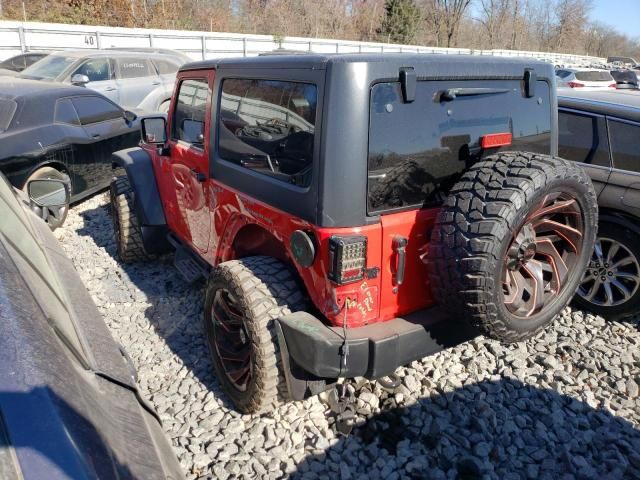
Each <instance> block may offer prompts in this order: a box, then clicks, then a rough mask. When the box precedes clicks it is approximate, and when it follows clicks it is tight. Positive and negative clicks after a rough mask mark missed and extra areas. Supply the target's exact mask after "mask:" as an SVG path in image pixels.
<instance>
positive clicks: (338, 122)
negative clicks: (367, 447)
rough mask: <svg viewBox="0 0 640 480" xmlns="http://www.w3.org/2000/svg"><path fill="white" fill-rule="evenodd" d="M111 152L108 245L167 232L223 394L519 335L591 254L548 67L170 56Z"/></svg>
mask: <svg viewBox="0 0 640 480" xmlns="http://www.w3.org/2000/svg"><path fill="white" fill-rule="evenodd" d="M142 125H143V140H142V146H141V148H133V149H128V150H122V151H120V152H117V153H116V154H114V157H113V162H114V165H117V166H122V167H124V168H125V170H126V175H125V176H122V177H118V178H116V179H115V180H114V181H113V183H112V186H111V201H112V205H113V220H114V229H115V234H116V238H117V244H118V254H119V256H120V258H121V259H122V260H123V261H125V262H129V261H139V260H147V259H149V258H151V257H153V256H154V255H157V254H160V253H164V252H167V251H169V250H175V263H176V266H177V268H178V269H179V270H180V272H181V273H182V274H183V275H184V276H185V277H186V278H187V279H188V280H190V281H195V280H197V279H198V278H206V279H207V280H208V282H207V288H206V298H205V301H204V330H205V334H206V336H207V341H208V344H209V346H210V350H211V356H212V359H213V364H214V365H215V369H216V372H217V375H218V378H219V380H220V382H221V384H222V385H223V387H224V389H225V390H226V392H227V393H228V395H229V397H230V398H231V399H232V400H233V402H234V403H235V405H236V406H237V408H238V409H239V410H241V411H243V412H255V411H259V410H263V409H265V408H268V407H269V406H271V405H273V404H274V403H275V402H276V400H278V398H283V397H284V398H290V399H302V398H304V397H306V396H309V395H313V394H316V393H318V392H320V391H322V390H324V389H326V388H328V387H329V386H330V385H332V384H334V383H335V381H336V379H338V378H340V377H347V378H348V377H355V376H364V377H366V378H370V379H376V378H381V377H384V376H387V375H391V374H393V372H394V370H395V369H396V368H397V367H398V366H401V365H405V364H407V363H410V362H412V361H414V360H416V359H420V358H422V357H425V356H427V355H429V354H432V353H434V352H436V351H438V350H441V349H442V348H445V347H447V346H451V345H454V344H456V343H459V342H461V341H464V340H467V339H469V338H472V337H473V336H475V335H477V334H478V333H481V334H484V335H488V336H490V337H493V338H496V339H499V340H502V341H506V342H512V341H519V340H524V339H526V338H529V337H531V336H532V335H534V334H535V333H536V332H538V331H539V330H540V329H541V328H543V327H544V326H545V325H547V324H548V323H549V322H551V320H552V319H553V318H554V317H555V315H556V314H558V312H559V311H560V310H561V309H562V308H563V307H564V306H565V305H566V304H567V303H568V302H569V300H570V299H571V297H572V296H573V294H574V292H575V291H576V288H577V286H578V283H579V281H580V279H581V277H582V275H583V272H584V270H585V267H586V265H587V262H588V261H589V258H590V256H591V252H592V251H593V244H594V238H595V233H596V220H597V204H596V195H595V193H594V190H593V187H592V185H591V182H590V180H589V178H588V177H587V175H585V173H584V172H583V171H582V170H581V169H580V168H579V167H577V166H575V165H574V164H572V163H570V162H567V161H565V160H561V159H559V158H557V157H555V156H554V155H555V154H556V152H557V120H556V94H555V85H554V72H553V68H552V66H551V65H547V64H544V63H540V62H535V61H521V60H516V59H502V58H483V57H473V56H445V55H433V56H432V55H342V56H337V55H336V56H315V55H309V56H273V57H260V58H247V59H227V60H216V61H204V62H199V63H191V64H188V65H185V66H183V67H182V68H181V70H180V72H179V73H178V77H177V82H176V89H175V93H174V96H173V99H172V103H171V108H170V110H169V113H168V118H167V119H166V120H165V118H164V117H148V118H145V119H143V120H142Z"/></svg>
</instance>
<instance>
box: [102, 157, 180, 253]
mask: <svg viewBox="0 0 640 480" xmlns="http://www.w3.org/2000/svg"><path fill="white" fill-rule="evenodd" d="M111 166H112V167H113V168H117V167H122V168H124V170H125V172H126V174H127V177H128V178H129V184H130V185H131V189H132V190H133V198H134V208H135V214H136V217H137V218H138V224H139V225H140V228H141V230H142V241H143V244H144V248H145V250H146V251H147V252H148V253H164V252H166V251H169V250H170V249H171V245H170V244H169V242H168V241H167V233H168V231H169V229H168V227H167V219H166V217H165V214H164V210H163V208H162V201H161V199H160V191H159V189H158V183H157V182H156V176H155V173H154V170H153V165H152V164H151V156H150V155H149V153H148V152H146V151H145V150H143V149H142V148H140V147H133V148H127V149H125V150H119V151H117V152H114V153H113V154H112V155H111Z"/></svg>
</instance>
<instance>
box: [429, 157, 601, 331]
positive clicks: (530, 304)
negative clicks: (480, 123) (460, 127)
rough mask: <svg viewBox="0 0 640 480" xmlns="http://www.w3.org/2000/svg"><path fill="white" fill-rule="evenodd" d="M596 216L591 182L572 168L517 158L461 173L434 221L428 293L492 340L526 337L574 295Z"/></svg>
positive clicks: (539, 159) (558, 162)
mask: <svg viewBox="0 0 640 480" xmlns="http://www.w3.org/2000/svg"><path fill="white" fill-rule="evenodd" d="M597 211H598V205H597V201H596V194H595V191H594V189H593V185H592V184H591V181H590V179H589V177H588V176H587V175H586V174H585V172H584V171H583V170H582V169H581V168H580V167H578V166H576V165H575V164H573V163H571V162H568V161H565V160H562V159H559V158H554V157H549V156H546V155H538V154H531V153H515V152H514V153H500V154H497V155H493V156H490V157H488V158H486V160H484V161H482V162H479V163H477V164H476V165H474V166H473V167H471V168H470V169H469V170H468V171H467V172H465V173H464V174H463V175H462V177H461V179H460V180H459V181H458V182H457V183H456V185H454V187H453V188H452V190H451V192H450V195H449V197H448V198H447V200H446V201H445V203H444V206H443V208H442V210H441V212H440V213H439V214H438V217H437V219H436V225H435V227H434V230H433V234H432V239H431V250H430V252H431V255H430V260H431V261H430V262H429V278H430V282H431V285H432V292H433V294H434V296H435V297H436V299H437V300H438V301H439V302H440V303H442V304H443V305H444V306H446V307H447V308H448V309H449V310H450V311H452V312H454V313H455V314H456V316H457V317H458V318H461V319H465V320H467V321H468V322H470V323H471V324H472V325H473V326H475V327H476V328H478V329H479V330H480V332H481V333H483V334H485V335H487V336H489V337H491V338H495V339H498V340H501V341H504V342H515V341H520V340H525V339H527V338H530V337H531V336H533V335H535V334H536V333H537V332H538V331H540V330H541V329H542V328H544V327H545V326H546V325H547V324H549V323H550V322H551V321H552V320H553V319H554V318H555V316H556V315H557V314H558V313H559V312H560V311H561V310H562V309H563V308H564V307H565V306H566V305H567V303H568V302H569V301H570V300H571V298H572V297H573V295H574V293H575V291H576V289H577V288H578V284H579V283H580V280H581V278H582V276H583V274H584V271H585V267H586V266H587V263H588V261H589V258H590V257H591V252H592V251H593V245H594V242H595V235H596V227H597V223H596V222H597Z"/></svg>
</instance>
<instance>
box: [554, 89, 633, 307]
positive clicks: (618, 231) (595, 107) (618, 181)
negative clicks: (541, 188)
mask: <svg viewBox="0 0 640 480" xmlns="http://www.w3.org/2000/svg"><path fill="white" fill-rule="evenodd" d="M558 106H559V118H558V123H559V147H558V151H559V154H560V155H561V156H562V157H564V158H568V159H570V160H574V161H576V162H580V164H581V166H582V167H583V168H584V169H585V170H586V171H587V172H588V173H589V175H590V176H591V179H592V180H593V183H594V185H595V188H596V191H597V193H598V204H599V206H600V224H599V229H598V240H597V241H596V248H595V251H594V254H593V257H592V259H591V262H590V264H589V267H588V269H587V273H586V275H585V277H584V279H583V281H582V284H581V285H580V287H579V289H578V294H577V296H576V300H575V301H576V303H577V304H578V305H580V306H581V307H583V308H586V309H589V310H591V311H593V312H595V313H597V314H600V315H602V316H603V317H605V318H610V319H617V318H624V317H627V316H630V315H634V314H638V313H640V95H638V94H637V93H636V92H632V91H631V92H630V91H611V92H582V91H571V92H569V93H566V94H563V95H562V96H559V97H558Z"/></svg>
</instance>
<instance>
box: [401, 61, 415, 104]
mask: <svg viewBox="0 0 640 480" xmlns="http://www.w3.org/2000/svg"><path fill="white" fill-rule="evenodd" d="M417 83H418V79H417V77H416V72H415V70H414V69H413V67H402V68H401V69H400V87H401V88H402V101H403V102H404V103H411V102H413V101H414V100H415V99H416V85H417Z"/></svg>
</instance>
